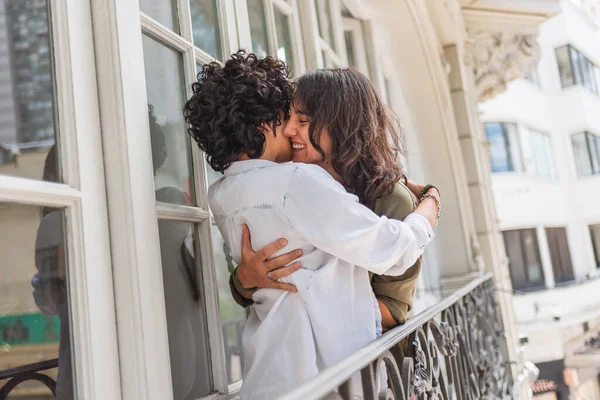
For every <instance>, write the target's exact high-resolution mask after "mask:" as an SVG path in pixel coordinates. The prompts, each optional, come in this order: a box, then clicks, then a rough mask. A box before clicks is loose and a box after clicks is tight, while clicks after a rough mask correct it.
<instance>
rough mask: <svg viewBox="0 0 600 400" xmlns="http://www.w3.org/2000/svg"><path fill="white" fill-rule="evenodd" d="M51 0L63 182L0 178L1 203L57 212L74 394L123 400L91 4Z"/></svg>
mask: <svg viewBox="0 0 600 400" xmlns="http://www.w3.org/2000/svg"><path fill="white" fill-rule="evenodd" d="M50 3H51V12H50V25H51V32H52V39H51V45H52V46H53V55H54V56H53V60H52V61H53V64H54V74H55V76H54V82H55V88H56V90H55V96H54V101H55V104H56V109H57V117H58V122H59V123H58V124H57V126H58V129H57V130H56V137H57V143H58V151H59V154H60V156H59V160H60V164H61V170H62V177H63V182H64V183H52V182H43V181H34V180H30V179H24V178H19V177H12V176H0V201H2V202H10V203H19V204H30V205H34V206H47V207H56V208H60V209H62V210H63V212H64V218H65V221H66V224H65V230H64V234H65V237H66V243H67V246H66V252H67V260H68V261H67V274H68V276H67V286H68V298H69V317H70V328H71V336H72V342H71V348H72V350H73V351H72V354H71V357H72V362H73V365H74V368H73V382H74V393H75V395H76V397H77V398H79V399H98V400H100V399H106V398H111V399H121V382H120V365H119V362H118V349H117V326H116V318H115V311H114V310H115V304H114V301H113V300H114V298H113V294H114V291H113V276H112V270H111V267H110V266H111V256H110V246H109V235H108V220H107V207H106V193H105V186H104V173H103V171H104V163H103V158H102V151H101V149H102V142H101V137H100V120H99V115H98V112H97V111H98V104H97V86H96V70H95V66H94V42H93V38H92V25H91V22H92V21H91V18H90V15H91V11H90V4H89V3H88V2H85V1H64V0H61V1H52V2H50Z"/></svg>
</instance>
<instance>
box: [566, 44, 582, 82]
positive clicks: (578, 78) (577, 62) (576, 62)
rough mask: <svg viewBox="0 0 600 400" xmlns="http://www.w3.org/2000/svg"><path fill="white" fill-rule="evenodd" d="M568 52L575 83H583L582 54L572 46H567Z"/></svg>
mask: <svg viewBox="0 0 600 400" xmlns="http://www.w3.org/2000/svg"><path fill="white" fill-rule="evenodd" d="M569 53H570V54H571V62H572V64H573V73H574V75H575V83H577V84H582V83H583V71H582V61H583V59H582V56H581V54H580V53H579V52H578V51H577V50H575V49H574V48H573V47H569Z"/></svg>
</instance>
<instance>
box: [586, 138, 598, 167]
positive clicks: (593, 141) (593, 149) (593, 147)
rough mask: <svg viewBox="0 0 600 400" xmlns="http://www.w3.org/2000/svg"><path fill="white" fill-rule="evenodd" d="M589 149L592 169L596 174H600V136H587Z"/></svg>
mask: <svg viewBox="0 0 600 400" xmlns="http://www.w3.org/2000/svg"><path fill="white" fill-rule="evenodd" d="M587 139H588V147H589V149H590V156H591V158H592V167H593V168H594V174H600V136H596V135H592V134H591V133H588V134H587Z"/></svg>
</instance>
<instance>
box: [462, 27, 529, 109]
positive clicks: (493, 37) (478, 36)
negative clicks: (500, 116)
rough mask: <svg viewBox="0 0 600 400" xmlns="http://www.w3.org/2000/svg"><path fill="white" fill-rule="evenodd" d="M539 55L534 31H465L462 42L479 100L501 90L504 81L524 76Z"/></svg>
mask: <svg viewBox="0 0 600 400" xmlns="http://www.w3.org/2000/svg"><path fill="white" fill-rule="evenodd" d="M539 57H540V50H539V45H538V43H537V37H536V35H534V34H515V33H507V32H485V31H479V32H475V33H471V32H468V39H467V40H466V41H465V64H467V65H470V66H472V67H473V73H474V75H475V83H476V85H477V100H478V101H479V102H482V101H485V100H488V99H490V98H492V97H494V96H496V95H498V94H500V93H502V92H503V91H505V90H506V85H507V84H508V82H510V81H512V80H514V79H517V78H522V77H524V76H526V75H527V74H528V73H529V72H530V71H531V69H532V68H533V67H535V65H537V63H538V61H539Z"/></svg>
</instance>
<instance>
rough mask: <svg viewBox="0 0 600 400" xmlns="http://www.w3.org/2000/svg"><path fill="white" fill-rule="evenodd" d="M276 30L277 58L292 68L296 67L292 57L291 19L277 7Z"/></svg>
mask: <svg viewBox="0 0 600 400" xmlns="http://www.w3.org/2000/svg"><path fill="white" fill-rule="evenodd" d="M274 12H275V29H276V30H277V58H278V59H280V60H282V61H284V62H285V63H286V64H288V65H289V66H290V67H292V66H293V65H294V59H293V57H292V38H291V35H290V21H289V17H288V16H287V15H285V14H284V13H283V12H282V11H281V10H279V9H278V8H277V7H275V10H274Z"/></svg>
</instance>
